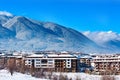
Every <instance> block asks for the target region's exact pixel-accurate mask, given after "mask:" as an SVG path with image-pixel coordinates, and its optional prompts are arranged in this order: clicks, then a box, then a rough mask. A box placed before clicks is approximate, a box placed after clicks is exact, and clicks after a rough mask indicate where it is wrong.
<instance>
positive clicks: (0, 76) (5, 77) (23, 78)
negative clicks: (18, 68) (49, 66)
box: [0, 70, 46, 80]
mask: <svg viewBox="0 0 120 80" xmlns="http://www.w3.org/2000/svg"><path fill="white" fill-rule="evenodd" d="M0 80H46V79H39V78H34V77H32V76H31V75H26V74H21V73H16V72H15V73H14V74H13V76H11V74H10V73H9V72H8V71H7V70H0Z"/></svg>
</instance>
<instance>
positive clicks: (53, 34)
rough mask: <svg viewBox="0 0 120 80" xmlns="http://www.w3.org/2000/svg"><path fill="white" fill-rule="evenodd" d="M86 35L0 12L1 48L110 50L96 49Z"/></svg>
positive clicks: (94, 44)
mask: <svg viewBox="0 0 120 80" xmlns="http://www.w3.org/2000/svg"><path fill="white" fill-rule="evenodd" d="M85 35H86V34H85ZM85 35H83V34H82V33H80V32H78V31H76V30H74V29H71V28H67V27H64V26H61V25H58V24H55V23H52V22H41V21H36V20H33V19H30V18H26V17H23V16H15V15H12V14H10V13H7V12H0V49H6V50H30V51H33V50H57V51H63V50H65V51H81V52H102V51H103V52H104V51H109V50H110V49H107V48H106V47H105V48H104V47H103V46H102V47H101V46H99V45H98V44H96V43H95V42H94V41H92V40H93V39H92V40H91V39H89V38H90V37H89V36H87V35H86V36H87V37H86V36H85ZM88 37H89V38H88ZM118 42H119V41H118ZM111 43H112V42H111Z"/></svg>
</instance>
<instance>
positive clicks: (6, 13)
mask: <svg viewBox="0 0 120 80" xmlns="http://www.w3.org/2000/svg"><path fill="white" fill-rule="evenodd" d="M0 15H2V16H9V17H12V16H13V14H11V13H9V12H7V11H0Z"/></svg>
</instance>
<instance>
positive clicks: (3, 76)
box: [0, 70, 120, 80]
mask: <svg viewBox="0 0 120 80" xmlns="http://www.w3.org/2000/svg"><path fill="white" fill-rule="evenodd" d="M60 74H62V75H63V76H65V75H67V77H68V78H69V79H70V78H72V80H76V78H77V79H78V80H79V79H80V80H101V79H102V77H101V76H100V75H89V74H85V73H53V75H56V76H58V75H60ZM0 80H47V79H40V78H35V77H32V76H31V75H27V74H21V73H17V72H15V73H14V74H13V75H12V76H11V74H10V73H9V72H8V71H7V70H0ZM115 80H120V75H116V76H115Z"/></svg>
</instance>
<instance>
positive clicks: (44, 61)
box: [24, 53, 77, 72]
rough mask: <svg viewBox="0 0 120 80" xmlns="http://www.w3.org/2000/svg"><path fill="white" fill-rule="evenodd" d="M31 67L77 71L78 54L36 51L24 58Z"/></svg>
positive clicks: (57, 70)
mask: <svg viewBox="0 0 120 80" xmlns="http://www.w3.org/2000/svg"><path fill="white" fill-rule="evenodd" d="M24 60H25V65H26V66H28V67H29V68H35V69H39V68H44V69H48V68H49V69H52V70H53V71H55V72H76V71H77V56H76V55H70V54H68V53H58V54H54V53H49V54H48V53H37V54H36V53H35V54H32V55H30V56H27V57H25V58H24Z"/></svg>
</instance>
